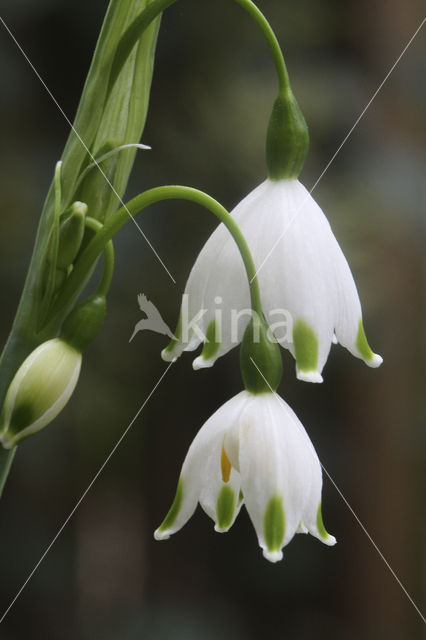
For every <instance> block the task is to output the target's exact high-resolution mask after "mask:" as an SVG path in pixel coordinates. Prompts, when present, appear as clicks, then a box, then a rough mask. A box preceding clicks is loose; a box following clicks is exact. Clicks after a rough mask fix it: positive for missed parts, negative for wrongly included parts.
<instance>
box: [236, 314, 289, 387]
mask: <svg viewBox="0 0 426 640" xmlns="http://www.w3.org/2000/svg"><path fill="white" fill-rule="evenodd" d="M240 368H241V375H242V378H243V382H244V387H245V388H246V390H247V391H250V393H255V394H257V393H270V392H271V391H276V389H277V388H278V385H279V384H280V382H281V378H282V374H283V365H282V360H281V353H280V349H279V346H278V344H277V343H276V341H275V339H274V337H273V335H272V332H271V330H270V329H269V327H268V326H267V324H266V322H265V321H264V320H263V318H260V317H259V316H258V315H257V314H254V315H253V318H252V319H251V320H250V322H249V324H248V326H247V329H246V330H245V332H244V337H243V340H242V343H241V350H240Z"/></svg>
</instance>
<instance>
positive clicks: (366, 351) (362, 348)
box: [356, 318, 374, 360]
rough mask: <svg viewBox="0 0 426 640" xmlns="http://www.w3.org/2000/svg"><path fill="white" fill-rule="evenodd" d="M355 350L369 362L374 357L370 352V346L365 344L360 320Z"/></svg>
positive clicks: (365, 340)
mask: <svg viewBox="0 0 426 640" xmlns="http://www.w3.org/2000/svg"><path fill="white" fill-rule="evenodd" d="M356 348H357V349H358V351H359V352H360V354H361V356H362V357H363V358H364V360H371V359H372V358H373V357H374V353H373V352H372V350H371V348H370V345H369V344H368V342H367V338H366V335H365V331H364V326H363V324H362V319H361V318H360V321H359V326H358V333H357V336H356Z"/></svg>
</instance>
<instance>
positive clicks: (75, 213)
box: [56, 202, 87, 269]
mask: <svg viewBox="0 0 426 640" xmlns="http://www.w3.org/2000/svg"><path fill="white" fill-rule="evenodd" d="M86 214H87V205H86V204H85V203H84V202H74V203H73V204H72V205H71V207H70V209H69V213H68V215H67V216H66V218H65V220H64V222H62V224H61V226H60V228H59V246H58V261H57V264H56V266H57V267H58V269H66V268H67V267H69V265H70V264H72V263H73V262H74V260H75V258H76V256H77V254H78V252H79V250H80V247H81V242H82V240H83V235H84V224H85V219H86Z"/></svg>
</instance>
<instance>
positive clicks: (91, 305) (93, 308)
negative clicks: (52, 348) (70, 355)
mask: <svg viewBox="0 0 426 640" xmlns="http://www.w3.org/2000/svg"><path fill="white" fill-rule="evenodd" d="M105 314H106V299H105V296H102V295H99V294H96V293H95V294H94V295H93V296H90V298H87V300H84V301H83V302H81V303H80V304H79V305H77V307H76V308H75V309H73V311H71V313H70V315H69V316H68V318H67V319H66V320H65V322H64V324H63V325H62V330H61V338H62V339H63V340H65V342H67V343H68V344H69V345H71V346H73V347H74V349H77V351H80V352H82V351H85V350H86V349H87V347H88V346H89V344H90V343H91V342H92V340H94V338H95V337H96V336H97V335H98V333H99V331H100V330H101V327H102V325H103V322H104V320H105Z"/></svg>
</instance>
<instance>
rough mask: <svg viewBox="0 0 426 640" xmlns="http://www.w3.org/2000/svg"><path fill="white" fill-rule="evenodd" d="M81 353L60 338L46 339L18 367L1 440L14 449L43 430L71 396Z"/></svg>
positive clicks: (2, 421)
mask: <svg viewBox="0 0 426 640" xmlns="http://www.w3.org/2000/svg"><path fill="white" fill-rule="evenodd" d="M81 359H82V356H81V353H80V352H79V351H77V350H76V349H75V348H74V347H72V346H70V345H69V344H67V343H66V342H65V341H64V340H62V339H61V338H54V339H53V340H48V341H47V342H43V344H41V345H40V346H39V347H37V349H35V350H34V351H33V352H32V353H31V354H30V355H29V356H28V357H27V358H26V360H24V362H23V363H22V364H21V366H20V367H19V369H18V371H17V372H16V374H15V377H14V378H13V380H12V382H11V384H10V387H9V389H8V392H7V394H6V398H5V401H4V405H3V410H2V413H1V416H0V440H1V442H2V444H3V447H5V448H6V449H11V448H12V447H14V446H16V444H18V442H19V441H20V440H23V439H24V438H27V437H28V436H30V435H31V434H33V433H36V432H37V431H40V429H43V427H45V426H46V425H48V424H49V422H51V421H52V420H53V419H54V418H56V416H57V415H58V414H59V413H60V412H61V411H62V409H63V408H64V406H65V405H66V404H67V402H68V400H69V399H70V397H71V395H72V393H73V391H74V389H75V386H76V384H77V380H78V376H79V374H80V367H81Z"/></svg>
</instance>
